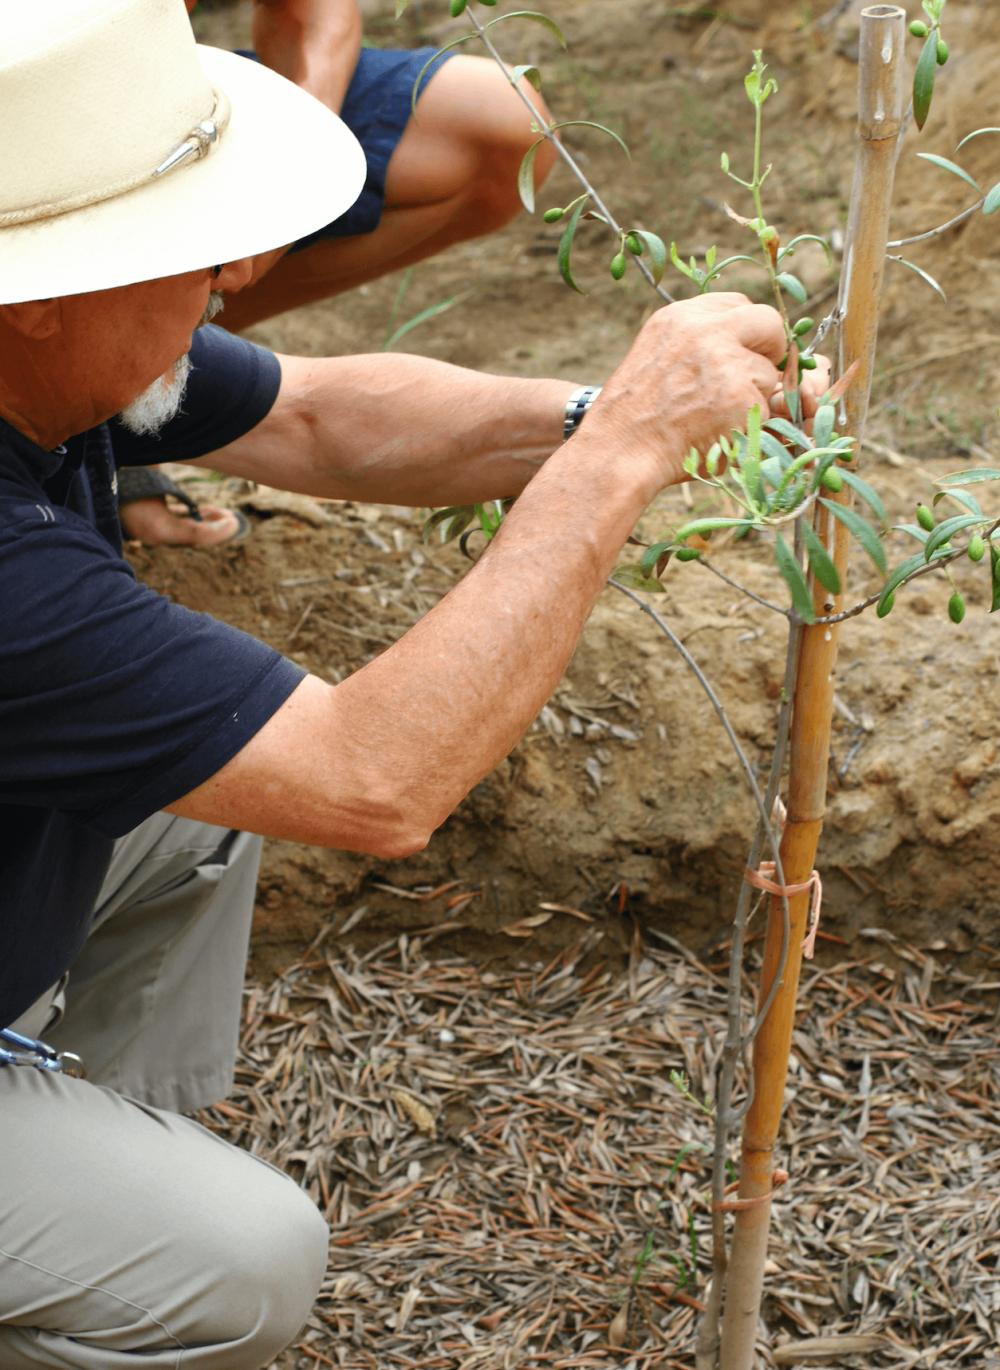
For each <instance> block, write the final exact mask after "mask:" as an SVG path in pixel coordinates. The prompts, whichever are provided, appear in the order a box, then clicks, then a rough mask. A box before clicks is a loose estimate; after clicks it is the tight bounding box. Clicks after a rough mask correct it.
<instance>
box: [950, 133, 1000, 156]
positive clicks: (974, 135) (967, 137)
mask: <svg viewBox="0 0 1000 1370" xmlns="http://www.w3.org/2000/svg"><path fill="white" fill-rule="evenodd" d="M984 133H1000V128H977V129H973V131H972V132H971V133H967V134H966V135H965V137H964V138H963V139H962V141H961V142H960V143H959V145H958V147H957V148H956V149H955V151H956V152H961V151H962V148H963V147H965V145H966V143H971V142H972V140H973V138H980V137H982V135H983V134H984Z"/></svg>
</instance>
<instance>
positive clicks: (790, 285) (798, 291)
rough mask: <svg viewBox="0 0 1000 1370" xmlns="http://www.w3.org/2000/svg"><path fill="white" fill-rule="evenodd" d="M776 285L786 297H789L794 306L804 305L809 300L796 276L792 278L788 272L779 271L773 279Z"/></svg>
mask: <svg viewBox="0 0 1000 1370" xmlns="http://www.w3.org/2000/svg"><path fill="white" fill-rule="evenodd" d="M775 279H776V280H777V282H778V284H779V285H780V286H781V288H782V290H783V291H784V292H785V294H786V295H791V297H792V299H793V300H794V301H795V302H796V304H805V302H806V300H807V299H808V298H809V292H808V291H807V290H806V288H805V286H804V285H803V284H802V282H801V281H800V280H799V278H798V276H793V275H792V273H791V272H790V271H779V272H778V275H777V276H776V277H775Z"/></svg>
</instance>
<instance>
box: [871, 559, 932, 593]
mask: <svg viewBox="0 0 1000 1370" xmlns="http://www.w3.org/2000/svg"><path fill="white" fill-rule="evenodd" d="M924 565H926V563H925V561H924V558H923V553H922V552H917V553H915V555H914V556H912V557H907V558H906V560H905V561H901V562H900V563H899V565H898V566H897V567H896V569H895V570H894V571H893V572H892V574H891V575H890V576H889V578H888V580H887V581H886V582H885V584H884V585H883V586H882V595H881V598H880V599H879V606H881V605H882V604H883V603H884V601H885V600H887V599H888V598H889V596H890V595H891V594H892V593H893V592H894V591H895V590H897V589H898V588H899V586H900V585H902V583H903V581H904V580H907V579H908V578H909V577H910V576H912V575H913V572H914V571H918V570H919V569H920V567H921V566H924Z"/></svg>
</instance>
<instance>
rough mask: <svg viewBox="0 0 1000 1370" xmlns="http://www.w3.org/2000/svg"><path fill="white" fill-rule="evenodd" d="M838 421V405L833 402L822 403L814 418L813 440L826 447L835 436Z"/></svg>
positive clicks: (819, 445)
mask: <svg viewBox="0 0 1000 1370" xmlns="http://www.w3.org/2000/svg"><path fill="white" fill-rule="evenodd" d="M836 422H837V407H836V405H833V404H821V405H820V406H819V408H818V409H817V410H816V416H815V418H814V419H813V431H812V436H813V442H814V443H815V444H816V446H817V447H825V446H826V445H827V443H828V442H829V441H830V439H831V438H832V437H833V430H834V427H835V425H836Z"/></svg>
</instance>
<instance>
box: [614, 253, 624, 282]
mask: <svg viewBox="0 0 1000 1370" xmlns="http://www.w3.org/2000/svg"><path fill="white" fill-rule="evenodd" d="M611 275H612V276H613V277H614V279H615V280H616V281H620V280H621V278H622V277H623V276H624V275H625V253H624V252H616V253H615V255H614V256H613V257H612V258H611Z"/></svg>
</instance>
